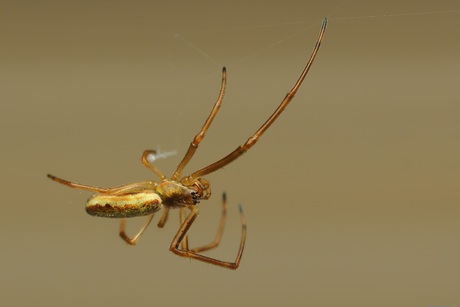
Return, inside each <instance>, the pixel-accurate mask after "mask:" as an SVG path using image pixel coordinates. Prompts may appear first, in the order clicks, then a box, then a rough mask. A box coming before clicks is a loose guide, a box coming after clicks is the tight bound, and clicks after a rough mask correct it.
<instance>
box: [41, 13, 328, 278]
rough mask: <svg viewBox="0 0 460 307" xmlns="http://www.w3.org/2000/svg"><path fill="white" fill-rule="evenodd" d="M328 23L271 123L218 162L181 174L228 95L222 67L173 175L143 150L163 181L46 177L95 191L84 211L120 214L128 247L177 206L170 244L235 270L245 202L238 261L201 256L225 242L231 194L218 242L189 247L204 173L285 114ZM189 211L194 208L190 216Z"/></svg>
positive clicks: (203, 193) (204, 192)
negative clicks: (136, 224) (138, 221)
mask: <svg viewBox="0 0 460 307" xmlns="http://www.w3.org/2000/svg"><path fill="white" fill-rule="evenodd" d="M326 25H327V18H325V19H324V20H323V23H322V27H321V31H320V33H319V37H318V40H317V42H316V45H315V48H314V49H313V52H312V54H311V56H310V59H309V60H308V62H307V64H306V66H305V68H304V69H303V71H302V73H301V74H300V77H299V79H298V80H297V81H296V83H295V84H294V86H293V88H292V89H291V91H290V92H289V93H287V95H286V96H285V98H284V99H283V101H282V102H281V103H280V105H279V106H278V108H277V109H276V110H275V111H274V112H273V114H272V115H271V116H270V117H269V118H268V119H267V121H266V122H265V123H264V124H263V125H262V126H261V127H260V128H259V129H258V130H257V131H256V132H255V133H254V134H253V135H252V136H251V137H249V138H248V140H247V141H246V143H244V144H243V145H240V146H238V147H237V148H236V149H235V150H233V151H232V152H230V154H228V155H227V156H225V157H224V158H222V159H220V160H219V161H217V162H214V163H212V164H210V165H208V166H206V167H204V168H202V169H200V170H198V171H195V172H193V173H191V174H190V175H188V176H182V172H183V169H184V168H185V166H186V165H187V164H188V163H189V161H190V160H191V159H192V157H193V155H194V154H195V151H196V150H197V149H198V145H199V144H200V142H201V141H202V140H203V138H204V136H205V135H206V132H207V131H208V129H209V126H210V125H211V123H212V121H213V120H214V118H215V116H216V114H217V112H218V111H219V108H220V106H221V104H222V99H223V97H224V92H225V88H226V80H227V72H226V69H225V67H224V68H223V69H222V83H221V88H220V92H219V96H218V98H217V101H216V103H215V104H214V107H213V108H212V110H211V113H210V114H209V116H208V117H207V119H206V121H205V123H204V125H203V127H202V128H201V130H200V132H199V133H198V134H197V135H196V136H195V137H194V139H193V141H192V142H191V144H190V146H189V148H188V150H187V153H186V154H185V156H184V157H183V159H182V161H181V162H180V163H179V166H178V167H177V169H176V171H175V172H174V173H173V174H172V176H171V177H170V178H169V179H168V178H167V177H166V176H165V175H164V174H163V173H162V172H161V171H160V170H158V169H157V168H156V167H155V166H154V165H153V164H152V163H151V162H150V161H149V159H148V158H149V156H150V155H152V154H156V151H154V150H145V151H144V153H143V155H142V158H141V161H142V164H143V165H144V166H145V167H147V168H148V169H150V170H151V171H152V172H153V173H155V175H156V176H158V178H159V179H160V182H155V181H141V182H136V183H131V184H127V185H122V186H119V187H115V188H100V187H94V186H89V185H83V184H80V183H77V182H71V181H67V180H64V179H61V178H58V177H56V176H53V175H50V174H48V175H47V176H48V177H49V178H50V179H52V180H54V181H56V182H58V183H61V184H63V185H66V186H69V187H71V188H75V189H81V190H87V191H91V192H96V194H95V195H93V196H91V197H90V198H89V199H88V201H87V203H86V212H87V213H88V214H90V215H93V216H99V217H109V218H121V221H120V231H119V234H120V237H121V238H122V239H123V240H124V241H125V242H126V243H128V244H130V245H135V244H136V243H137V242H138V241H139V239H140V237H141V236H142V234H143V233H144V231H145V230H146V229H147V227H148V226H149V224H150V222H151V221H152V219H153V217H154V215H155V213H156V212H158V211H159V210H160V209H162V208H164V212H163V215H162V216H161V218H160V221H159V222H158V227H160V228H162V227H163V226H164V225H165V223H166V221H167V219H168V215H169V210H170V209H179V216H180V222H181V226H180V228H179V230H178V231H177V233H176V235H175V236H174V239H173V240H172V242H171V245H170V247H169V249H170V251H172V252H173V253H175V254H177V255H179V256H182V257H187V258H193V259H197V260H199V261H203V262H206V263H210V264H213V265H217V266H220V267H225V268H228V269H233V270H235V269H237V268H238V266H239V264H240V260H241V257H242V255H243V250H244V245H245V241H246V219H245V217H244V214H243V210H242V207H241V206H239V211H240V219H241V225H242V233H241V240H240V246H239V249H238V253H237V255H236V258H235V261H234V262H226V261H221V260H218V259H215V258H211V257H207V256H204V255H202V254H201V252H204V251H207V250H210V249H213V248H215V247H217V246H218V245H219V243H220V241H221V238H222V233H223V231H224V225H225V220H226V212H227V200H226V199H227V198H226V194H225V193H224V194H223V197H222V213H221V217H220V223H219V227H218V230H217V234H216V237H215V239H214V241H212V242H211V243H209V244H207V245H204V246H201V247H197V248H189V246H188V239H187V232H188V231H189V230H190V227H191V226H192V224H193V222H194V221H195V219H196V218H197V217H198V212H199V209H198V206H197V204H198V203H199V202H200V200H205V199H209V197H210V196H211V188H210V182H209V181H208V180H206V179H204V178H203V176H205V175H208V174H211V173H213V172H215V171H217V170H218V169H220V168H222V167H224V166H226V165H227V164H229V163H231V162H233V161H234V160H236V159H237V158H238V157H240V156H241V155H242V154H244V153H245V152H246V151H248V150H249V149H250V148H251V147H252V146H254V145H255V144H256V142H257V141H258V140H259V138H260V137H261V136H262V134H263V133H264V132H265V131H266V130H267V129H268V128H269V127H270V125H271V124H272V123H273V122H274V121H275V120H276V118H277V117H278V116H279V115H280V114H281V112H283V110H284V109H285V108H286V106H287V105H288V104H289V102H290V101H291V100H292V98H294V95H295V94H296V92H297V90H298V89H299V87H300V86H301V84H302V82H303V80H304V79H305V76H306V75H307V73H308V71H309V69H310V67H311V65H312V63H313V61H314V59H315V57H316V54H317V53H318V50H319V47H320V45H321V41H322V39H323V35H324V32H325V30H326ZM187 210H189V211H190V213H189V214H188V215H187ZM138 216H148V217H147V220H146V222H145V224H144V225H143V226H142V227H141V229H140V230H139V231H138V232H137V234H136V235H134V236H133V237H129V236H128V235H127V234H126V232H125V229H126V224H125V223H126V221H125V219H126V218H130V217H138Z"/></svg>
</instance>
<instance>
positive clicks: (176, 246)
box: [169, 206, 246, 270]
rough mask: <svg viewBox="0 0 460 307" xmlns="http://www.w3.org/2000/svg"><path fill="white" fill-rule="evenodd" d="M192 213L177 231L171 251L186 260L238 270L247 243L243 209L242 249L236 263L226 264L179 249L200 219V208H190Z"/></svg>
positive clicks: (241, 212)
mask: <svg viewBox="0 0 460 307" xmlns="http://www.w3.org/2000/svg"><path fill="white" fill-rule="evenodd" d="M190 210H191V212H190V214H189V216H188V217H187V219H186V220H185V221H184V223H183V224H182V225H181V227H180V228H179V230H178V231H177V234H176V236H175V237H174V239H173V241H172V242H171V246H170V247H169V250H170V251H172V252H173V253H175V254H176V255H179V256H182V257H186V258H193V259H196V260H199V261H202V262H207V263H210V264H213V265H217V266H220V267H224V268H227V269H232V270H236V269H237V268H238V266H239V265H240V260H241V256H242V255H243V250H244V244H245V241H246V219H245V217H244V214H243V209H242V208H241V206H240V216H241V227H242V232H241V241H240V247H239V249H238V253H237V255H236V258H235V262H226V261H222V260H218V259H215V258H211V257H206V256H203V255H200V254H198V253H196V252H195V251H193V250H181V249H179V245H180V244H181V242H182V240H184V238H185V236H186V235H187V232H188V231H189V230H190V227H191V226H192V224H193V222H194V221H195V219H196V218H197V217H198V211H199V210H198V208H197V207H192V208H190Z"/></svg>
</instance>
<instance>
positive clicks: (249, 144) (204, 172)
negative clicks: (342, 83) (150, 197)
mask: <svg viewBox="0 0 460 307" xmlns="http://www.w3.org/2000/svg"><path fill="white" fill-rule="evenodd" d="M326 25H327V18H325V19H324V20H323V24H322V27H321V31H320V33H319V36H318V40H317V41H316V45H315V48H314V49H313V52H312V54H311V56H310V59H309V60H308V62H307V64H306V65H305V68H304V69H303V71H302V73H301V74H300V77H299V78H298V79H297V81H296V83H295V84H294V86H293V87H292V89H291V90H290V91H289V93H287V94H286V96H285V97H284V99H283V101H282V102H281V103H280V105H279V106H278V108H276V110H275V111H274V112H273V114H272V115H271V116H270V117H269V118H268V119H267V121H266V122H265V123H264V124H263V125H262V126H261V127H260V128H259V129H258V130H257V131H256V132H255V133H254V134H253V135H252V136H251V137H249V138H248V140H247V141H246V143H244V144H243V145H240V146H238V147H237V148H236V149H235V150H234V151H232V152H231V153H230V154H228V155H227V156H226V157H224V158H222V159H220V160H219V161H217V162H214V163H212V164H210V165H208V166H206V167H204V168H202V169H200V170H198V171H196V172H194V173H192V174H191V175H189V176H187V177H184V178H182V179H181V182H182V184H184V185H190V184H191V183H192V182H194V181H195V180H196V179H197V178H199V177H202V176H204V175H207V174H210V173H212V172H215V171H216V170H218V169H220V168H222V167H224V166H226V165H227V164H229V163H231V162H232V161H234V160H236V159H237V158H238V157H240V156H241V155H242V154H244V153H245V152H246V151H248V150H249V149H250V148H251V147H252V146H254V145H255V144H256V143H257V141H258V140H259V138H260V137H261V136H262V135H263V134H264V132H265V131H266V130H267V129H268V128H269V127H270V126H271V124H273V122H274V121H275V120H276V119H277V118H278V116H279V115H280V114H281V113H282V112H283V110H284V109H285V108H286V107H287V105H288V104H289V102H291V100H292V99H293V98H294V96H295V94H296V93H297V91H298V89H299V88H300V86H301V85H302V82H303V80H304V79H305V76H306V75H307V73H308V71H309V70H310V67H311V65H312V64H313V61H314V60H315V57H316V54H317V53H318V50H319V47H320V45H321V41H322V39H323V36H324V32H325V31H326Z"/></svg>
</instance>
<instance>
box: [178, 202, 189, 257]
mask: <svg viewBox="0 0 460 307" xmlns="http://www.w3.org/2000/svg"><path fill="white" fill-rule="evenodd" d="M185 210H187V209H186V208H180V211H179V219H180V224H181V225H182V224H183V223H184V221H185V219H186V217H187V215H186V212H185ZM181 248H182V249H183V250H188V236H187V235H185V237H184V239H183V240H182V242H181Z"/></svg>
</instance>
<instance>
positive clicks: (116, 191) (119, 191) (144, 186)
mask: <svg viewBox="0 0 460 307" xmlns="http://www.w3.org/2000/svg"><path fill="white" fill-rule="evenodd" d="M47 177H48V178H50V179H51V180H53V181H56V182H59V183H60V184H63V185H66V186H68V187H71V188H73V189H79V190H85V191H91V192H97V193H101V194H111V195H123V194H129V193H136V192H139V191H142V190H153V191H154V190H155V189H156V186H157V183H155V182H153V181H141V182H135V183H130V184H126V185H122V186H119V187H115V188H100V187H93V186H90V185H84V184H80V183H77V182H72V181H68V180H65V179H62V178H59V177H56V176H53V175H50V174H48V175H47Z"/></svg>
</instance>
